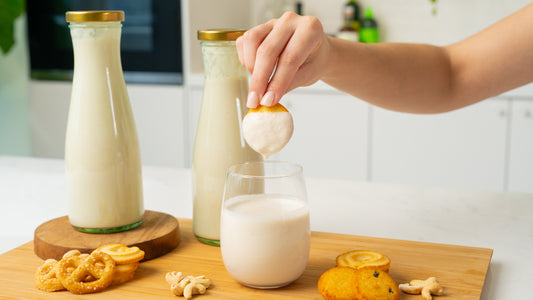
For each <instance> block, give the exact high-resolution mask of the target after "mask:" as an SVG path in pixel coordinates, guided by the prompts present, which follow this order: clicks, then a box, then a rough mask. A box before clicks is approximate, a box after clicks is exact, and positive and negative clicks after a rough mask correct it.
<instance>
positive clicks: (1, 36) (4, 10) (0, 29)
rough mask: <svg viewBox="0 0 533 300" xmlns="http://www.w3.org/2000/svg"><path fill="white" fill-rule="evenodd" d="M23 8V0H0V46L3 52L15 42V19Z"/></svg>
mask: <svg viewBox="0 0 533 300" xmlns="http://www.w3.org/2000/svg"><path fill="white" fill-rule="evenodd" d="M25 10H26V1H25V0H0V48H1V49H2V52H3V53H4V54H6V53H8V52H9V50H11V47H13V45H14V44H15V33H14V29H15V20H16V19H17V18H18V17H19V16H20V15H21V14H22V13H23V12H24V11H25Z"/></svg>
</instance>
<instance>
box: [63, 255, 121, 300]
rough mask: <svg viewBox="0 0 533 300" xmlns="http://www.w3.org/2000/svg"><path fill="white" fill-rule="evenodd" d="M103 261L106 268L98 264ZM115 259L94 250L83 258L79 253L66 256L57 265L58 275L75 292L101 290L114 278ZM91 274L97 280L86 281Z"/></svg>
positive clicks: (67, 287)
mask: <svg viewBox="0 0 533 300" xmlns="http://www.w3.org/2000/svg"><path fill="white" fill-rule="evenodd" d="M98 262H101V263H103V264H104V268H103V269H102V268H100V267H98V266H97V265H96V264H97V263H98ZM114 271H115V261H114V260H113V259H112V258H111V256H109V255H108V254H106V253H103V252H93V253H91V255H89V256H87V257H85V258H83V257H80V256H79V255H71V256H67V257H64V258H63V259H62V260H61V261H60V262H59V264H58V266H57V277H58V278H59V280H60V281H61V283H62V284H63V286H64V287H65V288H66V289H68V290H69V291H71V292H72V293H75V294H86V293H94V292H99V291H101V290H103V289H105V288H106V287H107V286H109V285H110V284H111V282H112V280H113V273H114ZM89 275H90V276H91V277H92V278H94V279H95V280H93V281H89V282H86V281H85V280H86V278H87V277H88V276H89Z"/></svg>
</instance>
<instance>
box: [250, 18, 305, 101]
mask: <svg viewBox="0 0 533 300" xmlns="http://www.w3.org/2000/svg"><path fill="white" fill-rule="evenodd" d="M293 22H294V18H293V16H292V15H288V14H285V15H283V16H282V17H281V18H280V19H279V20H277V21H276V23H275V24H274V26H273V27H272V30H271V31H270V32H269V34H268V35H267V36H266V37H265V38H264V40H263V41H262V43H261V44H260V45H259V46H258V47H257V51H256V53H255V63H254V66H253V72H252V77H251V79H250V92H251V93H252V92H255V93H256V94H257V95H259V96H262V97H261V98H262V99H261V104H262V105H267V106H271V105H273V104H274V103H277V101H279V98H280V97H281V95H279V96H278V91H268V92H267V86H268V84H269V81H270V79H271V76H272V74H273V73H274V70H275V69H276V65H277V63H278V61H279V59H280V57H281V54H282V52H283V51H284V49H285V46H286V45H287V43H288V42H289V40H290V39H291V38H292V36H293V34H294V30H295V26H294V24H293ZM254 97H255V95H254ZM249 98H250V97H249ZM250 100H255V99H250ZM251 102H253V101H251ZM251 104H253V103H251Z"/></svg>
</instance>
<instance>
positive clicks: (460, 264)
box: [0, 219, 492, 300]
mask: <svg viewBox="0 0 533 300" xmlns="http://www.w3.org/2000/svg"><path fill="white" fill-rule="evenodd" d="M179 223H180V227H181V242H180V244H179V246H178V247H176V248H175V249H174V250H172V251H171V252H169V253H167V254H166V255H164V256H161V257H159V258H155V259H152V260H149V261H146V262H143V263H141V264H140V266H139V268H138V269H137V271H136V273H135V277H134V278H133V279H132V280H131V281H129V282H126V283H123V284H121V285H116V286H111V287H109V288H107V289H106V290H104V291H102V292H100V293H96V294H88V295H80V296H75V297H74V295H73V294H71V293H70V292H68V291H62V292H54V293H47V292H42V291H39V290H37V289H36V288H35V287H34V284H33V277H34V273H35V271H36V269H37V268H38V267H39V266H40V265H41V264H42V263H43V261H42V260H41V259H40V258H39V257H37V256H36V255H35V254H34V252H33V243H32V242H29V243H27V244H24V245H22V246H20V247H18V248H16V249H13V250H11V251H9V252H7V253H4V254H3V255H0V298H2V296H4V297H6V298H8V299H11V298H16V299H21V298H22V299H43V298H44V299H46V298H49V299H74V298H75V299H181V298H175V296H173V295H172V294H171V293H170V291H169V286H168V284H167V283H166V282H165V274H166V272H169V271H181V272H184V273H185V274H186V275H206V276H207V277H208V278H210V279H211V280H212V281H213V285H212V287H210V288H209V289H208V290H207V294H205V295H200V296H194V297H193V299H198V300H202V299H205V300H209V299H322V297H321V296H320V294H319V293H318V290H317V288H316V284H317V282H318V278H319V277H320V275H321V274H322V273H323V272H325V271H326V270H327V269H329V268H331V267H333V266H334V265H335V258H336V256H337V255H339V254H340V253H343V252H346V251H349V250H352V249H372V250H376V251H379V252H382V253H384V254H386V255H388V256H389V257H390V258H391V261H392V263H391V269H390V274H391V276H392V277H393V278H394V279H395V280H396V282H397V283H405V282H408V281H410V280H411V279H415V278H416V279H425V278H427V277H429V276H436V277H438V278H439V281H440V282H441V284H442V285H443V286H444V288H445V290H444V292H445V295H444V296H437V297H434V299H435V300H439V299H442V300H444V299H458V300H461V299H479V298H480V294H481V291H482V288H483V283H484V281H485V276H486V273H487V269H488V267H489V264H490V260H491V256H492V250H491V249H485V248H473V247H463V246H454V245H445V244H433V243H423V242H412V241H404V240H392V239H382V238H372V237H362V236H353V235H341V234H332V233H322V232H313V233H312V238H311V253H310V258H309V263H308V265H307V268H306V270H305V272H304V274H303V275H302V276H301V277H300V278H299V279H298V280H297V281H295V282H294V283H292V284H290V285H289V286H286V287H283V288H280V289H274V290H256V289H251V288H247V287H244V286H242V285H240V284H238V283H237V282H235V281H234V280H233V279H232V278H231V277H230V275H229V274H228V273H227V271H226V269H225V268H224V265H223V263H222V257H221V254H220V249H219V248H217V247H212V246H207V245H204V244H202V243H200V242H198V241H197V240H196V239H195V238H194V236H193V234H192V222H191V220H187V219H179ZM401 299H421V298H420V296H419V295H406V294H402V295H401Z"/></svg>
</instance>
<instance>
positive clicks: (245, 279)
mask: <svg viewBox="0 0 533 300" xmlns="http://www.w3.org/2000/svg"><path fill="white" fill-rule="evenodd" d="M220 238H221V239H220V247H221V251H222V258H223V261H224V265H225V266H226V269H227V270H228V272H229V273H230V274H231V276H232V277H233V278H234V279H235V280H237V281H239V282H240V283H242V284H244V285H248V286H252V287H279V286H283V285H287V284H289V283H291V282H293V281H294V280H296V279H298V277H300V275H301V274H302V272H303V271H304V269H305V267H306V265H307V260H308V258H309V246H310V229H309V208H308V206H307V204H306V203H305V202H304V201H302V200H299V199H296V198H294V197H290V196H285V195H271V194H256V195H243V196H238V197H234V198H230V199H227V200H226V201H225V202H224V208H223V210H222V219H221V236H220Z"/></svg>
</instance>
